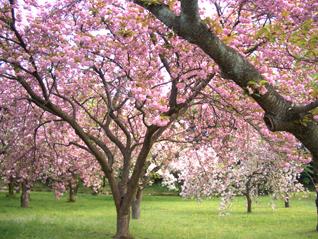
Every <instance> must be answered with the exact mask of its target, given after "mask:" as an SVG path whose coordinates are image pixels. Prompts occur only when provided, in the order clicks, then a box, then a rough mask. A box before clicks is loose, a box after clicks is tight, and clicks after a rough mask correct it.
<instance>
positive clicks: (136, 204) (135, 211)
mask: <svg viewBox="0 0 318 239" xmlns="http://www.w3.org/2000/svg"><path fill="white" fill-rule="evenodd" d="M141 200H142V189H140V188H139V189H138V191H137V193H136V196H135V198H134V199H133V201H132V204H131V209H132V219H139V218H140V212H141V208H140V204H141Z"/></svg>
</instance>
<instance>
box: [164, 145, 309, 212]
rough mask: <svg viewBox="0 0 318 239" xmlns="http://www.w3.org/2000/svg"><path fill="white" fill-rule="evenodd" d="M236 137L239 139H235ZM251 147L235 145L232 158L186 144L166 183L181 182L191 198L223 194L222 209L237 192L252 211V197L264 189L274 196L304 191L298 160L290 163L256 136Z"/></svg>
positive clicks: (208, 148) (211, 149) (185, 194)
mask: <svg viewBox="0 0 318 239" xmlns="http://www.w3.org/2000/svg"><path fill="white" fill-rule="evenodd" d="M235 140H237V139H235ZM246 145H248V147H251V148H250V149H249V150H244V149H240V148H238V147H236V148H234V149H233V150H232V153H231V158H228V159H224V157H218V154H217V153H216V151H215V150H214V149H213V148H212V147H211V146H208V145H205V146H204V145H200V146H198V147H196V148H187V149H185V150H184V151H182V152H181V153H180V156H179V158H178V159H176V160H175V161H174V162H173V163H171V165H170V171H174V172H177V173H178V176H177V178H175V177H173V176H172V174H169V172H167V173H166V174H163V176H164V177H165V181H166V184H168V185H170V186H172V187H173V185H174V184H175V183H181V184H182V191H181V195H182V196H183V197H190V198H197V199H203V198H207V197H208V198H209V197H213V196H220V197H221V204H220V210H221V213H225V212H226V210H227V209H228V207H229V205H230V202H231V200H232V199H233V197H234V196H236V195H243V196H245V197H246V205H247V212H248V213H250V212H252V200H253V198H256V197H258V196H259V194H260V193H261V192H269V193H271V194H274V196H275V197H277V196H278V195H279V196H283V197H284V198H285V197H286V194H287V195H288V194H290V193H293V192H300V191H303V186H302V185H301V184H300V183H299V182H298V180H297V177H298V176H299V173H300V172H301V170H302V167H301V165H299V162H297V161H296V162H292V163H288V162H287V161H285V160H283V159H282V156H281V155H279V154H277V153H276V152H274V151H273V150H272V149H271V148H270V147H268V145H266V143H265V142H262V141H257V140H255V139H253V141H252V142H251V143H250V144H246Z"/></svg>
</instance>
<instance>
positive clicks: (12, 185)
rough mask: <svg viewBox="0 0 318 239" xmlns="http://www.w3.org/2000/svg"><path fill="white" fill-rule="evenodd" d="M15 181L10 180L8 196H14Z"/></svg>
mask: <svg viewBox="0 0 318 239" xmlns="http://www.w3.org/2000/svg"><path fill="white" fill-rule="evenodd" d="M14 194H15V193H14V182H13V181H10V182H9V183H8V197H14Z"/></svg>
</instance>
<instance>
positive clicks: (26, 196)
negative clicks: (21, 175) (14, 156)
mask: <svg viewBox="0 0 318 239" xmlns="http://www.w3.org/2000/svg"><path fill="white" fill-rule="evenodd" d="M29 204H30V187H29V186H28V184H27V183H26V182H23V183H22V191H21V207H23V208H28V207H29Z"/></svg>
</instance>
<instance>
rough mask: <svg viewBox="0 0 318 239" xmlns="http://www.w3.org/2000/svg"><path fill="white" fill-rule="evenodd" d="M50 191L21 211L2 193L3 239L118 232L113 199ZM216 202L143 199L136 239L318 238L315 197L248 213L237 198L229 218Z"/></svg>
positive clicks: (83, 238) (266, 202)
mask: <svg viewBox="0 0 318 239" xmlns="http://www.w3.org/2000/svg"><path fill="white" fill-rule="evenodd" d="M66 201H67V198H66V196H65V197H63V198H61V199H60V200H58V201H57V200H56V199H55V198H54V195H53V193H51V192H32V193H31V204H30V208H27V209H22V208H20V207H19V197H18V196H17V197H15V198H7V197H6V196H5V193H0V238H1V239H31V238H32V239H68V238H69V239H71V238H72V239H73V238H76V239H105V238H112V235H113V234H114V232H115V218H116V217H115V209H114V205H113V202H112V198H111V196H105V195H97V196H94V195H91V194H79V195H78V200H77V202H75V203H67V202H66ZM218 204H219V200H218V199H217V198H215V199H210V200H206V201H202V202H198V201H195V200H184V199H181V198H180V197H177V196H151V195H147V196H145V197H144V200H143V203H142V215H141V219H140V220H138V221H136V220H133V221H132V223H131V232H132V234H133V235H134V237H135V238H136V239H181V238H182V239H205V238H207V239H214V238H215V239H285V238H286V239H306V238H318V234H317V232H315V231H314V228H315V223H316V215H315V205H314V197H313V195H309V197H308V198H300V199H299V198H297V199H292V200H291V207H290V208H284V205H283V202H282V201H276V202H275V204H276V208H275V209H273V208H272V206H271V199H270V198H269V197H261V198H260V199H258V201H257V203H255V204H254V205H253V210H254V212H253V213H252V214H247V213H245V201H244V198H242V197H237V198H235V200H234V202H233V204H232V206H231V210H230V214H229V215H226V216H219V215H218Z"/></svg>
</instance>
